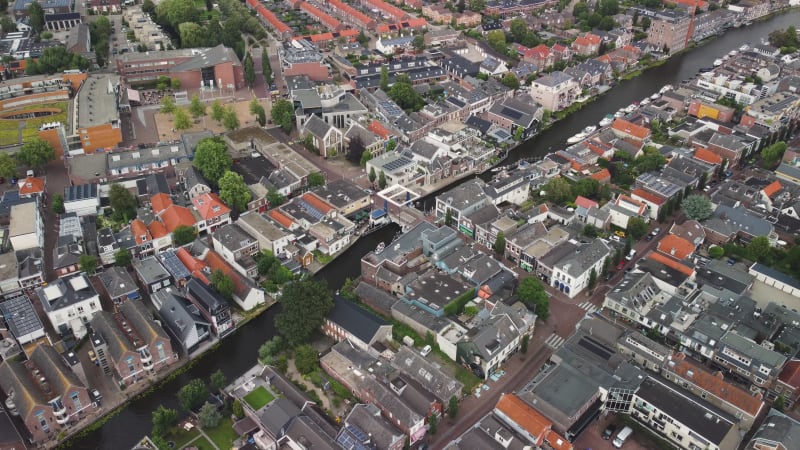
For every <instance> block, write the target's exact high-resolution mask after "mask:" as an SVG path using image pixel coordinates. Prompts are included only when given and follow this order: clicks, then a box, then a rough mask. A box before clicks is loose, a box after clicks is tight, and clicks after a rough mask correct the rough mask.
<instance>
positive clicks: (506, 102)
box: [486, 97, 544, 138]
mask: <svg viewBox="0 0 800 450" xmlns="http://www.w3.org/2000/svg"><path fill="white" fill-rule="evenodd" d="M542 114H544V111H543V110H542V109H541V108H539V107H537V106H536V105H535V104H533V103H531V102H530V101H529V100H523V99H522V98H516V97H511V98H504V99H502V100H501V101H499V102H495V103H494V104H492V107H491V108H489V111H488V112H487V113H486V118H487V120H489V122H491V123H493V124H494V125H495V126H498V127H500V128H503V129H504V130H506V131H507V132H508V133H509V134H510V135H512V136H513V135H514V134H515V133H516V132H517V129H518V128H521V129H522V136H523V138H524V137H528V136H530V135H531V134H532V133H535V132H536V129H537V127H538V124H539V121H541V119H542Z"/></svg>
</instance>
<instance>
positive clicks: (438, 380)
mask: <svg viewBox="0 0 800 450" xmlns="http://www.w3.org/2000/svg"><path fill="white" fill-rule="evenodd" d="M392 365H393V366H394V367H396V368H397V369H398V370H400V371H401V372H403V373H404V374H406V375H408V376H409V377H411V378H412V379H414V380H416V381H417V382H418V383H419V384H420V385H422V386H423V387H425V388H426V389H428V390H429V391H430V392H431V393H432V394H434V395H435V396H436V398H437V399H438V400H439V401H440V402H442V403H443V404H446V403H447V402H448V401H449V400H450V397H452V396H456V397H458V396H460V395H461V389H463V388H464V385H463V384H462V383H461V382H459V381H457V380H456V379H455V378H453V377H451V376H449V375H447V374H446V373H444V372H443V371H441V370H440V369H439V368H438V367H436V366H434V365H433V364H432V363H431V362H430V361H428V360H427V359H425V358H424V357H422V356H421V355H419V354H418V353H417V352H416V351H414V350H413V349H412V348H410V347H408V346H405V345H403V346H400V349H399V350H398V351H397V353H396V354H395V357H394V359H393V360H392Z"/></svg>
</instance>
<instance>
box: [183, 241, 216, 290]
mask: <svg viewBox="0 0 800 450" xmlns="http://www.w3.org/2000/svg"><path fill="white" fill-rule="evenodd" d="M175 253H176V254H177V255H178V259H179V260H181V262H182V263H183V265H184V266H186V269H188V270H189V272H191V274H192V275H193V276H194V277H196V278H198V279H200V281H202V282H203V283H205V284H209V283H210V282H209V281H208V278H207V277H206V275H205V273H204V269H205V268H206V267H207V266H206V263H204V262H203V261H200V260H199V259H197V258H195V257H194V256H192V254H191V253H189V251H188V250H186V249H185V248H183V247H180V248H178V251H177V252H175Z"/></svg>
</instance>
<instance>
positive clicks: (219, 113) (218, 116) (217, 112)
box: [211, 100, 225, 122]
mask: <svg viewBox="0 0 800 450" xmlns="http://www.w3.org/2000/svg"><path fill="white" fill-rule="evenodd" d="M223 117H225V107H224V106H222V103H220V102H219V100H214V101H213V102H211V118H212V119H214V120H216V121H217V122H222V118H223Z"/></svg>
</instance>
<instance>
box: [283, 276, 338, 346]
mask: <svg viewBox="0 0 800 450" xmlns="http://www.w3.org/2000/svg"><path fill="white" fill-rule="evenodd" d="M280 301H281V303H282V306H283V310H282V311H281V313H280V314H278V316H277V317H276V318H275V327H276V328H277V329H278V332H279V333H280V334H281V335H282V336H283V337H284V338H286V340H287V341H289V343H290V344H291V345H301V344H304V343H306V342H308V340H309V338H311V335H312V334H314V332H315V331H317V330H318V329H319V327H320V326H322V323H323V321H324V320H325V317H326V316H327V315H328V312H329V311H330V310H331V308H333V300H332V296H331V291H330V290H329V289H328V286H327V285H325V284H324V283H322V282H319V281H316V280H314V279H310V278H308V279H305V280H299V281H293V282H291V283H288V284H286V285H285V286H284V287H283V292H282V295H281V299H280Z"/></svg>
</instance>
